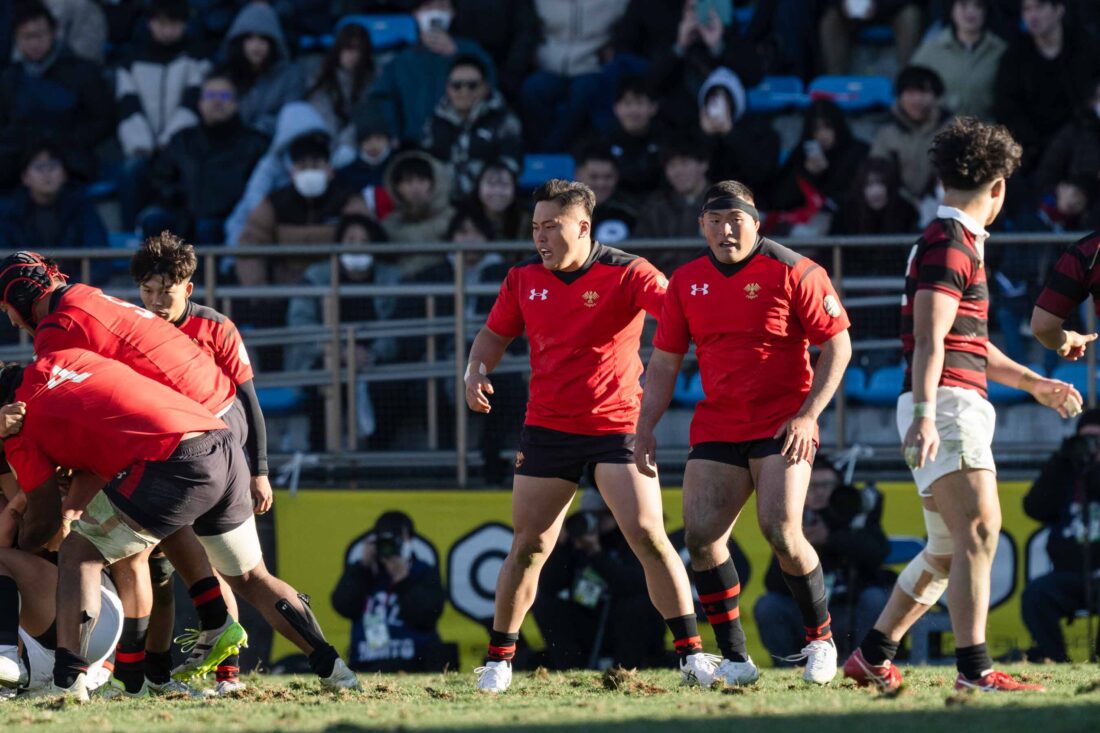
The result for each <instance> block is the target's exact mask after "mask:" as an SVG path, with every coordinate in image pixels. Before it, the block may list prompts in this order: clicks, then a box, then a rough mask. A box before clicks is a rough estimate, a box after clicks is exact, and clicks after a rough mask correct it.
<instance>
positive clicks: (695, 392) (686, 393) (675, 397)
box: [672, 372, 706, 407]
mask: <svg viewBox="0 0 1100 733" xmlns="http://www.w3.org/2000/svg"><path fill="white" fill-rule="evenodd" d="M704 397H706V395H705V394H703V377H702V376H701V375H700V374H699V372H695V373H694V374H681V375H680V377H679V379H677V380H676V388H675V389H674V390H673V391H672V401H673V402H675V403H676V404H677V405H686V406H688V407H691V406H693V405H695V403H696V402H698V401H699V400H701V399H703V398H704Z"/></svg>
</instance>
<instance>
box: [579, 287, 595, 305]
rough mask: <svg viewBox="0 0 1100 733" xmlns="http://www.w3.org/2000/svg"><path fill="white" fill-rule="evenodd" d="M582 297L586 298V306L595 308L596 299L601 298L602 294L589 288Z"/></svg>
mask: <svg viewBox="0 0 1100 733" xmlns="http://www.w3.org/2000/svg"><path fill="white" fill-rule="evenodd" d="M581 299H582V300H584V304H585V306H586V307H588V308H595V307H596V301H597V300H599V299H600V294H599V293H597V292H596V291H595V290H587V291H585V293H584V295H582V296H581Z"/></svg>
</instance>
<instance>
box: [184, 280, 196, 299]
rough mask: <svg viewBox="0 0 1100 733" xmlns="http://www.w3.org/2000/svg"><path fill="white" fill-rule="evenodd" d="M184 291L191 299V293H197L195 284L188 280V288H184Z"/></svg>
mask: <svg viewBox="0 0 1100 733" xmlns="http://www.w3.org/2000/svg"><path fill="white" fill-rule="evenodd" d="M183 290H184V293H186V297H188V298H190V297H191V293H193V292H195V283H193V282H192V281H190V280H188V281H187V287H186V288H184V289H183Z"/></svg>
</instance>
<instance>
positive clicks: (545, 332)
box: [486, 242, 668, 435]
mask: <svg viewBox="0 0 1100 733" xmlns="http://www.w3.org/2000/svg"><path fill="white" fill-rule="evenodd" d="M667 285H668V281H667V280H666V279H665V277H664V275H662V274H661V272H660V271H659V270H658V269H657V268H655V267H654V266H653V265H651V264H650V263H649V262H648V261H647V260H645V259H643V258H641V257H637V256H635V255H631V254H627V253H626V252H623V251H621V250H618V249H613V248H611V247H605V246H603V245H602V244H599V243H598V242H593V246H592V254H591V255H590V256H589V258H588V260H587V261H586V262H585V263H584V265H583V266H582V267H581V268H580V269H578V270H575V271H573V272H554V271H551V270H548V269H546V268H545V267H544V266H543V265H542V260H541V259H540V258H538V257H532V258H531V259H528V260H525V261H524V262H521V263H520V264H518V265H516V266H515V267H513V268H512V269H510V270H509V271H508V275H507V276H506V277H505V279H504V283H503V284H502V285H501V286H500V294H499V295H497V299H496V302H495V303H494V304H493V309H492V311H490V313H489V320H488V322H487V323H486V326H488V328H489V329H490V330H491V331H493V332H495V333H498V334H500V335H501V336H505V337H508V338H515V337H517V336H520V335H521V334H522V333H523V332H524V330H526V331H527V340H528V341H529V342H530V348H531V384H530V391H531V394H530V397H529V399H528V401H527V418H526V424H527V425H536V426H539V427H543V428H549V429H551V430H560V431H562V432H566V433H575V434H579V435H601V434H605V433H632V432H634V430H635V428H636V426H637V423H638V413H639V411H640V409H641V400H642V387H641V377H642V360H641V358H639V356H638V346H639V342H640V340H641V335H642V324H643V322H644V321H645V312H649V313H651V314H652V315H654V316H656V315H657V314H658V313H659V312H660V309H661V301H662V300H663V298H664V294H665V288H666V287H667Z"/></svg>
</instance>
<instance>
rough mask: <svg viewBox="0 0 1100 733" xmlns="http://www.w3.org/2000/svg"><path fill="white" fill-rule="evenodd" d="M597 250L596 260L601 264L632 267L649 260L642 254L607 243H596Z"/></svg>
mask: <svg viewBox="0 0 1100 733" xmlns="http://www.w3.org/2000/svg"><path fill="white" fill-rule="evenodd" d="M595 246H596V248H597V251H596V252H595V255H596V257H595V260H594V262H597V263H599V264H601V265H606V266H607V267H631V266H635V265H638V264H641V263H645V262H648V260H646V259H645V258H644V257H642V256H641V255H636V254H633V253H631V252H627V251H625V250H621V249H618V248H616V247H608V246H607V245H606V244H600V243H598V242H597V243H596V244H595Z"/></svg>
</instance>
